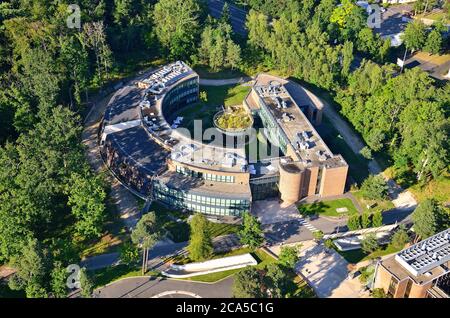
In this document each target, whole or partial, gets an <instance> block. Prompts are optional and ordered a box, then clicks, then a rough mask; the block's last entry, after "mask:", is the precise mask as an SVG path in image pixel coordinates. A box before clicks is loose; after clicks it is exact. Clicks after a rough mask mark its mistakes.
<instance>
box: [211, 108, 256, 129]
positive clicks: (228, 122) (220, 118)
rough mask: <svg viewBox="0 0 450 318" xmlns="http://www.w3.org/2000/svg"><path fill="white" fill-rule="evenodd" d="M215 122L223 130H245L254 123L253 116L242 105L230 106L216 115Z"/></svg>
mask: <svg viewBox="0 0 450 318" xmlns="http://www.w3.org/2000/svg"><path fill="white" fill-rule="evenodd" d="M215 124H216V126H217V127H218V128H220V129H223V130H244V129H247V128H250V127H251V125H252V124H253V120H252V117H251V116H250V114H249V113H248V112H247V111H246V110H245V109H244V107H243V106H242V105H237V106H229V107H227V108H226V109H225V111H223V112H220V113H218V114H217V115H216V117H215Z"/></svg>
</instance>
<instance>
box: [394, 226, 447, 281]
mask: <svg viewBox="0 0 450 318" xmlns="http://www.w3.org/2000/svg"><path fill="white" fill-rule="evenodd" d="M395 260H396V261H397V262H399V263H400V264H401V265H402V266H403V267H404V268H405V269H407V270H408V271H409V272H410V273H411V274H413V275H415V276H418V275H422V274H425V273H426V272H428V271H430V270H432V269H433V268H435V267H438V266H440V265H442V264H445V263H447V262H448V261H450V229H447V230H445V231H442V232H440V233H438V234H436V235H434V236H431V237H429V238H427V239H426V240H423V241H421V242H419V243H417V244H414V245H412V246H411V247H409V248H407V249H404V250H403V251H401V252H400V253H398V254H397V255H395Z"/></svg>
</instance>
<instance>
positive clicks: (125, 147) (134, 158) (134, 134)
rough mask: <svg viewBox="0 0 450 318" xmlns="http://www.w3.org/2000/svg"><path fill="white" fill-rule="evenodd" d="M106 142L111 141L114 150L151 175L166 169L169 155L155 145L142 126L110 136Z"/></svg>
mask: <svg viewBox="0 0 450 318" xmlns="http://www.w3.org/2000/svg"><path fill="white" fill-rule="evenodd" d="M106 141H110V142H111V143H112V144H113V145H114V149H116V151H117V152H118V153H119V154H120V155H121V156H124V157H125V158H126V160H127V161H128V162H133V163H135V164H136V166H137V167H139V168H140V169H143V170H144V171H145V173H147V174H149V175H155V174H158V173H161V171H164V170H165V169H166V158H167V157H168V156H169V153H168V152H167V151H165V150H164V149H163V148H162V147H161V146H159V145H158V144H157V143H155V142H154V141H153V140H152V139H151V138H150V137H149V136H148V135H147V133H146V131H145V130H144V128H143V127H142V126H136V127H133V128H129V129H127V130H122V131H120V132H117V133H112V134H109V135H108V136H107V137H106Z"/></svg>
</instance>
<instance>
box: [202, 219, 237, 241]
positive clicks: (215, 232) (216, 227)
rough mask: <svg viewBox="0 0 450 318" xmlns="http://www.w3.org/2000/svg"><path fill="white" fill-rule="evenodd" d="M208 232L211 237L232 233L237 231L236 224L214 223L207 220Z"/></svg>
mask: <svg viewBox="0 0 450 318" xmlns="http://www.w3.org/2000/svg"><path fill="white" fill-rule="evenodd" d="M208 227H209V233H210V234H211V236H212V237H217V236H222V235H229V234H234V233H237V232H238V231H239V228H240V226H239V225H237V224H226V223H214V222H209V221H208Z"/></svg>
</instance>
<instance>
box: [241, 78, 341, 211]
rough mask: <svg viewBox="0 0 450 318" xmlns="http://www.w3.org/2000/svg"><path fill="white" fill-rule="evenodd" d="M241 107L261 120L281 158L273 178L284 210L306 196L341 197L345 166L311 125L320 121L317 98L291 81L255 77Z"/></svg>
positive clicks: (320, 110)
mask: <svg viewBox="0 0 450 318" xmlns="http://www.w3.org/2000/svg"><path fill="white" fill-rule="evenodd" d="M244 103H245V105H246V106H247V107H248V108H249V110H250V111H251V112H252V114H253V115H254V116H259V117H260V118H261V121H262V123H263V125H264V127H265V128H266V130H265V131H266V136H267V138H268V139H269V141H270V142H271V143H272V144H276V145H278V146H279V148H280V149H281V151H282V153H283V155H284V157H283V158H280V160H279V161H278V162H277V166H278V169H277V171H278V173H277V174H278V175H279V182H278V188H279V192H280V195H281V199H282V200H283V201H284V202H285V203H286V204H287V205H288V204H291V203H294V202H297V201H298V200H300V199H302V198H304V197H307V196H313V195H317V196H320V197H326V196H333V195H339V194H342V193H344V188H345V183H346V180H347V172H348V165H347V163H346V162H345V160H344V158H342V156H340V155H334V154H333V153H332V152H331V150H330V149H329V148H328V147H327V145H326V144H325V142H324V141H323V140H322V138H321V137H320V135H319V134H318V132H317V131H316V129H315V128H314V126H313V124H312V123H314V124H316V125H318V124H320V123H321V121H322V109H323V104H322V102H321V101H320V100H319V99H318V98H317V97H316V96H314V95H313V94H312V93H311V92H310V91H308V90H306V89H305V88H303V87H302V86H300V85H298V84H295V83H293V82H290V81H287V80H284V79H281V78H278V77H275V76H271V75H267V74H260V75H259V76H257V78H256V82H255V85H254V86H253V89H252V91H251V93H250V94H249V95H248V96H247V98H246V100H245V101H244ZM269 175H270V173H269Z"/></svg>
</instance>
